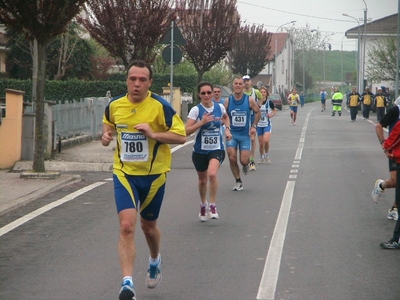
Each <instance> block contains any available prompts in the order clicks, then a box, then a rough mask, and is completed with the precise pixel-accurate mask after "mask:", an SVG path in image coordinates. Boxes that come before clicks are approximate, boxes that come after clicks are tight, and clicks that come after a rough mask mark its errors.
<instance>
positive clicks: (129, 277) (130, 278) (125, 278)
mask: <svg viewBox="0 0 400 300" xmlns="http://www.w3.org/2000/svg"><path fill="white" fill-rule="evenodd" d="M125 280H128V281H129V282H130V283H132V285H133V279H132V276H125V277H124V278H122V282H125Z"/></svg>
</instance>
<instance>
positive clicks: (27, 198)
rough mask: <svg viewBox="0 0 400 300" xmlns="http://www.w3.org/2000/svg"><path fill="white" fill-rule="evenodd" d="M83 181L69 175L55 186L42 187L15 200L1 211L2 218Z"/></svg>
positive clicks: (79, 177) (76, 176)
mask: <svg viewBox="0 0 400 300" xmlns="http://www.w3.org/2000/svg"><path fill="white" fill-rule="evenodd" d="M81 180H82V178H81V176H80V175H67V176H65V177H64V178H63V179H61V180H60V181H58V182H57V183H55V184H49V185H47V186H45V187H40V188H38V189H37V190H35V191H33V192H31V193H29V194H27V195H24V196H22V197H19V198H18V199H15V200H14V201H13V202H12V203H8V204H7V205H5V207H4V208H3V209H2V210H1V211H0V216H1V215H3V214H6V213H8V212H10V211H12V210H14V209H16V208H18V207H20V206H23V205H26V204H28V203H29V202H32V201H34V200H36V199H38V198H40V197H42V196H44V195H46V194H48V193H51V192H53V191H55V190H58V189H60V188H62V187H64V186H67V185H69V184H71V183H76V182H80V181H81Z"/></svg>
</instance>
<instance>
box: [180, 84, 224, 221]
mask: <svg viewBox="0 0 400 300" xmlns="http://www.w3.org/2000/svg"><path fill="white" fill-rule="evenodd" d="M212 93H213V86H212V84H211V83H209V82H201V83H200V84H199V85H198V87H197V94H198V95H199V98H200V104H198V105H196V106H194V107H193V108H192V109H191V110H190V112H189V115H188V120H187V122H186V134H187V135H190V134H192V133H195V138H194V144H193V154H192V161H193V165H194V167H195V168H196V171H197V175H198V178H199V183H198V188H199V193H200V201H201V203H200V213H199V218H200V221H201V222H205V221H207V215H208V217H209V218H210V219H218V218H219V215H218V212H217V206H216V197H217V191H218V181H217V172H218V169H219V167H220V165H221V164H222V162H223V161H224V158H225V147H224V138H223V136H222V132H223V130H222V125H224V124H225V137H226V140H227V141H229V140H230V139H231V138H232V135H231V128H230V121H229V117H228V115H227V114H226V110H225V107H224V105H222V104H220V103H214V102H213V101H212V98H213V97H212ZM208 183H209V188H207V185H208ZM207 192H208V193H209V197H210V198H209V202H210V205H208V202H207V199H206V197H207ZM207 209H208V211H207Z"/></svg>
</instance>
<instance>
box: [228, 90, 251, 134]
mask: <svg viewBox="0 0 400 300" xmlns="http://www.w3.org/2000/svg"><path fill="white" fill-rule="evenodd" d="M251 111H252V110H251V108H250V101H249V96H248V95H246V94H244V93H243V96H242V99H240V100H236V99H235V98H234V97H233V95H231V96H229V103H228V111H227V113H228V116H229V119H230V120H231V132H232V133H233V134H241V135H249V131H250V122H251V120H250V116H251Z"/></svg>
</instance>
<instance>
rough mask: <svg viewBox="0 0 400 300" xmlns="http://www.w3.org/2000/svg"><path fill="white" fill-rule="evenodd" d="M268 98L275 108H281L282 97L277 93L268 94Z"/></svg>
mask: <svg viewBox="0 0 400 300" xmlns="http://www.w3.org/2000/svg"><path fill="white" fill-rule="evenodd" d="M268 99H270V100H272V102H273V103H274V105H275V107H276V108H277V109H279V110H282V98H281V96H279V94H270V95H269V98H268Z"/></svg>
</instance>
